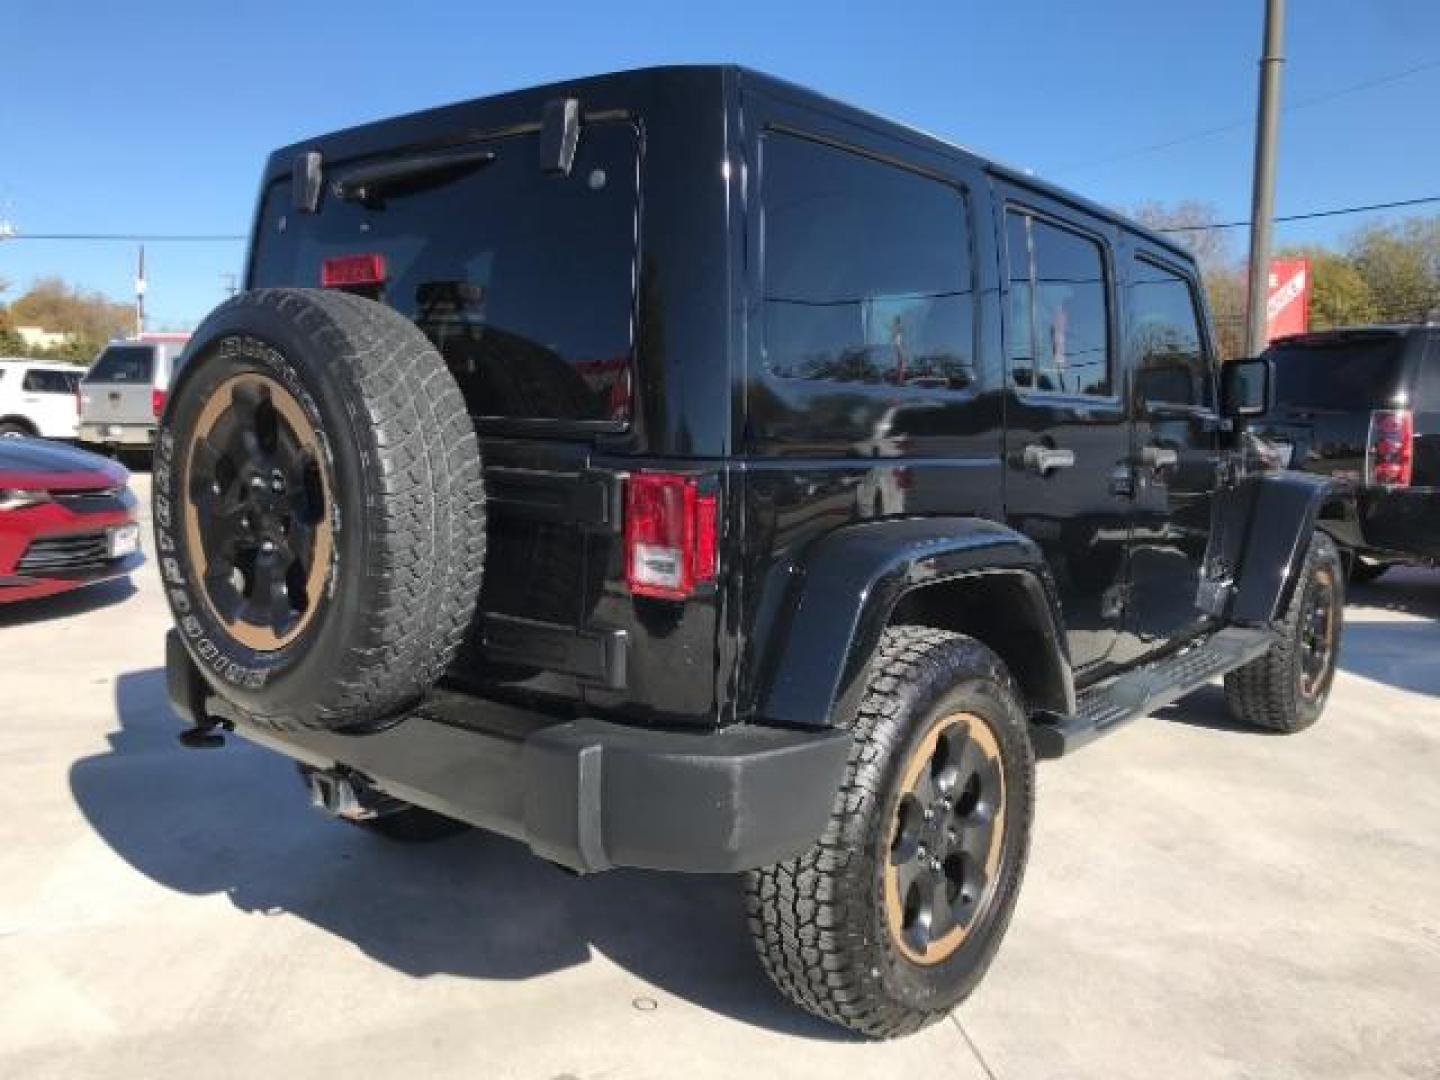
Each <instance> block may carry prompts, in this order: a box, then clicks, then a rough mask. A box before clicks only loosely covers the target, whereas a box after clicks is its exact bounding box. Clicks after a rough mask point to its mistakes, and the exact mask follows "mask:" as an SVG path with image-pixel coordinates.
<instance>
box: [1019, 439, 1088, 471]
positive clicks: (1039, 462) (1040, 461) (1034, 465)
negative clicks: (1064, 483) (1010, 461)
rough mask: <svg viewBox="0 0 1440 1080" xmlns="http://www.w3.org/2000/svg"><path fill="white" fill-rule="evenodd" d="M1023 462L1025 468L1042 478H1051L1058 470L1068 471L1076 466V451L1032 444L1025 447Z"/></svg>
mask: <svg viewBox="0 0 1440 1080" xmlns="http://www.w3.org/2000/svg"><path fill="white" fill-rule="evenodd" d="M1022 460H1023V461H1024V463H1025V468H1027V469H1029V470H1030V471H1031V472H1033V473H1039V474H1040V475H1041V476H1049V475H1050V474H1051V473H1052V472H1054V471H1055V470H1056V469H1068V468H1070V467H1071V466H1072V465H1074V464H1075V451H1074V450H1065V449H1063V448H1061V447H1056V446H1045V445H1044V444H1043V443H1031V444H1030V445H1029V446H1027V447H1025V454H1024V457H1023V458H1022Z"/></svg>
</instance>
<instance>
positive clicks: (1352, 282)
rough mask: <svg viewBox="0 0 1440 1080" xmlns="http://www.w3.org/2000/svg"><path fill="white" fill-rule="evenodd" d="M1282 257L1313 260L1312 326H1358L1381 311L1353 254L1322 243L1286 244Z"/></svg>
mask: <svg viewBox="0 0 1440 1080" xmlns="http://www.w3.org/2000/svg"><path fill="white" fill-rule="evenodd" d="M1276 257H1277V258H1282V259H1308V260H1309V261H1310V326H1311V328H1312V329H1315V330H1325V329H1328V328H1329V327H1332V326H1355V325H1357V324H1359V323H1367V322H1374V321H1375V319H1376V317H1377V315H1378V308H1377V306H1376V303H1375V294H1374V293H1372V292H1371V291H1370V286H1369V284H1367V283H1366V281H1365V279H1364V278H1363V277H1361V276H1360V272H1359V271H1358V270H1357V269H1355V264H1354V263H1353V262H1351V260H1350V257H1349V256H1348V255H1345V254H1343V253H1341V252H1335V251H1330V250H1328V249H1326V248H1321V247H1301V248H1285V249H1284V250H1282V251H1279V252H1277V253H1276Z"/></svg>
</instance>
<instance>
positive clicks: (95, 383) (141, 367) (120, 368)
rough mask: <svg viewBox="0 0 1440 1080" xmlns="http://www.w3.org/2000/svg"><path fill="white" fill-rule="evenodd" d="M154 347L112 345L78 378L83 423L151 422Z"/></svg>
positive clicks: (154, 362)
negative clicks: (79, 379)
mask: <svg viewBox="0 0 1440 1080" xmlns="http://www.w3.org/2000/svg"><path fill="white" fill-rule="evenodd" d="M159 362H160V360H159V357H158V356H157V350H156V349H155V348H154V347H153V346H151V345H111V346H109V347H108V348H106V349H105V351H104V352H102V353H101V354H100V356H99V358H98V359H97V360H96V361H95V363H94V365H92V366H91V368H90V370H89V371H88V372H86V374H85V377H84V379H82V380H81V382H80V420H81V422H82V423H86V424H126V425H133V424H153V423H154V422H155V404H154V399H153V397H152V391H153V390H154V385H155V383H154V379H155V365H156V364H157V363H159Z"/></svg>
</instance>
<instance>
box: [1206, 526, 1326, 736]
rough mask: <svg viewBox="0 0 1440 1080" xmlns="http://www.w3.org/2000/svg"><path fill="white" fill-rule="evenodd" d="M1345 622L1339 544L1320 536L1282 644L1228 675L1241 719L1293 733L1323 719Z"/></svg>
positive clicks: (1304, 571)
mask: <svg viewBox="0 0 1440 1080" xmlns="http://www.w3.org/2000/svg"><path fill="white" fill-rule="evenodd" d="M1344 617H1345V566H1344V563H1343V562H1342V561H1341V559H1340V552H1339V550H1338V549H1337V548H1336V547H1335V542H1334V541H1333V540H1331V539H1330V537H1328V536H1326V535H1325V534H1324V533H1318V532H1317V533H1316V534H1315V538H1314V539H1313V540H1311V541H1310V550H1309V551H1308V552H1307V553H1306V555H1305V564H1304V568H1303V569H1302V571H1301V574H1300V579H1299V580H1298V581H1297V582H1296V583H1295V594H1294V596H1292V597H1291V598H1290V606H1289V608H1287V609H1286V612H1285V618H1284V620H1283V621H1282V622H1281V624H1280V627H1279V629H1280V639H1279V640H1278V641H1277V642H1276V643H1275V644H1274V645H1273V646H1271V648H1270V651H1269V652H1267V653H1266V654H1265V655H1264V656H1262V657H1260V658H1259V659H1258V660H1252V661H1251V662H1250V663H1248V664H1246V665H1245V666H1244V667H1242V668H1238V669H1237V670H1235V671H1232V672H1230V674H1228V675H1226V676H1225V699H1226V701H1227V702H1228V703H1229V705H1230V711H1231V713H1233V714H1234V716H1235V718H1236V719H1237V720H1243V721H1244V722H1245V723H1247V724H1251V725H1253V726H1254V727H1258V728H1263V729H1265V730H1267V731H1277V732H1281V733H1284V734H1291V733H1293V732H1296V731H1303V730H1304V729H1305V728H1308V727H1309V726H1310V725H1311V724H1313V723H1315V721H1316V720H1318V719H1319V718H1320V712H1321V710H1323V709H1324V708H1325V701H1326V699H1327V698H1328V697H1329V696H1330V685H1331V683H1332V682H1334V680H1335V661H1336V659H1337V657H1338V656H1339V655H1340V632H1341V630H1342V628H1343V624H1344Z"/></svg>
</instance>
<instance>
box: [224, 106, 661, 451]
mask: <svg viewBox="0 0 1440 1080" xmlns="http://www.w3.org/2000/svg"><path fill="white" fill-rule="evenodd" d="M476 146H477V148H488V149H490V150H493V153H494V157H493V158H488V159H484V160H483V161H479V162H478V163H475V164H474V166H473V167H470V168H466V169H457V170H454V171H452V172H448V173H445V172H442V173H437V174H435V175H433V176H427V177H420V178H417V179H416V180H415V181H414V182H412V183H409V184H408V185H397V186H395V187H394V188H384V189H381V190H380V191H378V192H377V193H376V195H375V197H372V198H368V199H367V198H363V197H352V198H342V197H339V196H337V195H336V194H335V189H334V187H333V186H332V187H331V188H330V189H329V191H328V193H327V195H326V197H325V199H324V201H323V203H322V205H321V209H320V212H319V213H318V214H297V213H294V212H293V211H292V209H291V205H290V203H291V197H290V184H289V181H288V180H285V181H280V182H278V183H276V184H274V185H272V186H271V188H270V191H269V193H268V195H267V197H266V200H265V206H264V209H263V210H262V213H261V218H260V225H259V230H260V231H259V233H258V234H257V237H256V242H255V250H256V254H255V258H254V262H253V264H252V280H251V285H252V286H267V285H270V286H275V285H279V286H300V287H311V288H313V287H315V286H316V285H318V284H319V283H320V280H321V265H322V263H323V262H324V260H325V259H327V258H330V257H333V256H337V255H349V254H366V253H378V254H381V255H383V256H384V259H385V271H386V280H385V283H384V285H383V286H382V287H380V288H379V289H378V290H376V289H374V288H373V287H372V288H370V289H364V288H361V289H357V290H356V291H359V292H361V293H362V294H365V295H372V296H375V295H376V293H377V291H378V296H377V298H378V299H380V300H383V301H384V302H385V303H387V304H389V305H391V306H392V307H394V308H395V309H396V310H398V311H400V312H401V313H402V314H404V315H406V316H407V317H408V318H410V319H412V320H414V321H415V323H416V324H417V325H418V326H419V327H420V329H421V330H423V331H424V332H425V333H426V335H427V336H429V338H430V340H431V341H432V342H434V344H435V346H436V348H438V349H439V350H440V352H441V354H442V355H443V356H444V357H445V359H446V361H447V362H448V363H449V365H450V369H451V371H453V372H454V374H455V377H456V379H457V381H458V382H459V383H460V387H461V390H462V391H463V392H464V394H465V399H466V402H467V404H468V405H469V408H470V412H471V414H472V415H474V416H477V417H482V418H485V417H489V418H498V419H527V420H534V419H543V420H564V421H579V422H585V423H601V424H604V425H616V424H625V423H627V422H628V421H629V419H630V416H629V410H630V385H631V379H630V361H631V351H632V323H633V309H634V304H635V300H634V296H635V282H636V273H637V272H636V265H635V259H636V215H637V209H638V193H637V167H636V166H637V156H638V153H639V147H638V139H637V136H636V131H635V129H634V127H633V126H632V125H631V124H629V123H622V122H607V123H595V124H588V125H586V127H585V130H584V133H583V134H582V136H581V138H580V143H579V147H578V150H577V152H576V156H575V161H574V166H573V168H572V169H571V171H570V173H569V175H549V174H546V173H545V172H544V171H543V170H542V169H541V168H540V147H539V135H538V133H527V134H521V135H513V136H509V137H506V138H503V139H495V140H491V141H489V142H487V143H484V144H476ZM380 161H381V162H383V161H384V159H380ZM375 164H376V163H375V162H374V161H370V162H367V163H365V168H366V169H371V168H372V166H374V165H375ZM357 167H358V166H357V165H353V164H349V163H347V164H346V165H340V166H336V167H335V169H334V174H335V178H336V179H341V178H343V177H344V176H345V172H346V170H347V169H349V170H351V171H354V170H355V169H356V168H357ZM282 222H283V224H282Z"/></svg>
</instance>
